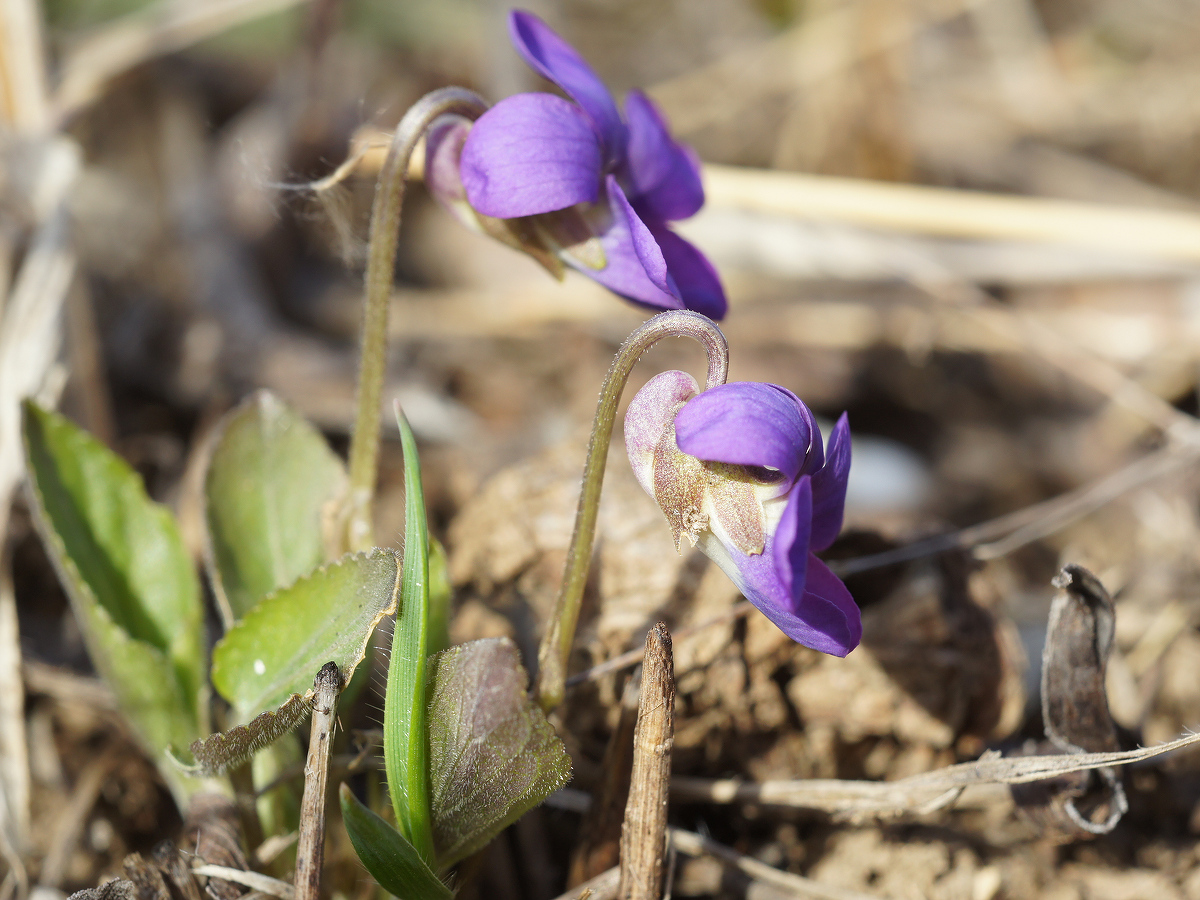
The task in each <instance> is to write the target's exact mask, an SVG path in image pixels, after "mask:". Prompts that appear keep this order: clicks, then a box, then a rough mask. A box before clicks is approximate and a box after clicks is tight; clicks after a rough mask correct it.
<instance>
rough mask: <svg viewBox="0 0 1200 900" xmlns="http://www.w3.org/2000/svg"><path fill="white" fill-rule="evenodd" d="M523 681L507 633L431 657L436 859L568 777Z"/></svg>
mask: <svg viewBox="0 0 1200 900" xmlns="http://www.w3.org/2000/svg"><path fill="white" fill-rule="evenodd" d="M527 682H528V676H527V675H526V674H525V669H524V668H523V667H522V666H521V662H520V659H519V657H518V655H517V648H516V645H515V644H513V642H512V641H510V640H509V639H508V638H489V639H487V640H481V641H471V642H470V643H468V644H461V645H459V646H457V647H452V648H450V649H449V650H447V651H445V652H444V653H439V654H438V655H437V656H435V657H433V660H432V665H431V667H430V699H429V757H430V767H431V779H432V787H433V822H434V837H435V840H436V844H437V849H438V863H439V865H442V866H448V865H451V864H453V863H455V862H457V861H458V860H460V859H463V858H464V857H466V856H469V855H470V854H472V853H474V852H475V851H476V850H478V849H479V848H481V847H483V846H484V845H485V844H487V843H488V842H489V841H490V840H491V839H492V838H494V837H495V836H496V835H497V834H499V833H500V832H501V831H502V830H503V829H504V828H506V827H507V826H508V825H509V824H511V823H512V822H515V821H516V820H517V819H519V818H520V817H521V816H522V815H524V814H525V813H526V812H527V811H528V810H530V809H532V808H533V807H534V806H536V805H537V804H539V803H541V802H542V801H543V800H544V799H545V798H546V797H547V796H548V795H549V794H551V793H552V792H554V791H556V790H558V789H559V788H560V787H562V786H563V785H564V784H566V783H567V780H568V779H569V778H570V776H571V759H570V757H569V756H568V755H567V750H566V748H565V747H564V746H563V743H562V741H561V740H560V739H559V737H558V735H557V734H555V732H554V728H553V727H552V726H551V725H550V723H549V722H547V721H546V715H545V713H543V712H542V710H541V707H539V706H538V705H537V704H536V703H535V702H534V701H533V700H532V699H530V697H529V696H528V694H526V692H525V685H526V684H527Z"/></svg>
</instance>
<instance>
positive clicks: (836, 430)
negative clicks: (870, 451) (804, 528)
mask: <svg viewBox="0 0 1200 900" xmlns="http://www.w3.org/2000/svg"><path fill="white" fill-rule="evenodd" d="M849 479H850V420H849V419H848V418H847V417H846V414H845V413H842V416H841V418H840V419H838V420H837V424H836V425H834V426H833V431H831V432H830V433H829V448H828V451H827V453H826V455H825V465H824V467H823V468H822V469H821V470H820V471H818V472H817V473H816V474H814V475H813V476H812V488H813V513H812V549H813V550H814V551H817V552H820V551H821V550H824V549H825V548H826V547H828V546H829V545H830V544H832V543H833V542H834V541H835V540H836V539H837V536H838V533H839V532H840V531H841V530H842V515H843V512H844V510H845V506H846V484H847V482H848V481H849Z"/></svg>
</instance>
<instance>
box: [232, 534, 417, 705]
mask: <svg viewBox="0 0 1200 900" xmlns="http://www.w3.org/2000/svg"><path fill="white" fill-rule="evenodd" d="M399 574H400V573H399V566H398V565H397V562H396V554H395V553H393V552H392V551H391V550H372V551H371V552H370V553H359V554H353V555H348V556H344V557H342V558H341V559H340V560H338V561H337V562H336V563H330V564H329V565H327V566H323V567H322V568H320V569H318V570H317V571H315V572H313V573H312V574H311V575H308V576H306V577H304V578H301V579H300V580H299V581H296V582H295V583H294V584H291V585H289V586H288V587H286V588H283V589H282V590H280V591H277V592H276V593H274V594H270V595H269V596H267V597H265V598H263V599H262V600H261V601H259V603H258V605H257V606H255V607H254V609H252V610H250V612H248V613H246V615H245V616H244V617H243V618H242V620H241V621H240V622H238V623H237V624H236V625H235V626H234V627H233V628H231V629H229V631H228V633H226V635H225V637H224V638H222V639H221V641H220V642H219V643H218V644H217V646H216V649H214V650H213V666H212V681H213V685H214V686H215V687H216V689H217V690H218V691H219V692H220V694H221V696H222V697H224V698H225V699H226V700H228V701H229V702H230V703H232V704H233V706H234V708H235V709H236V710H237V712H238V715H239V717H241V718H242V719H243V720H245V719H249V718H250V717H252V716H256V715H258V714H259V713H261V712H264V711H266V710H269V709H274V708H276V707H278V706H281V705H282V704H283V703H284V702H285V701H286V700H287V699H288V697H290V696H291V695H292V694H301V695H302V696H308V695H309V694H310V692H311V691H312V680H313V673H314V672H316V671H318V670H319V669H320V668H321V666H323V665H325V663H327V662H330V661H333V662H335V663H337V665H338V668H339V669H341V671H342V672H343V673H345V678H346V679H349V678H350V676H351V675H352V674H353V673H354V670H355V668H356V667H357V666H358V664H359V663H360V662H362V660H363V657H364V656H365V655H366V652H367V645H368V642H369V641H370V639H371V632H372V631H374V630H375V626H376V625H378V624H379V622H380V621H381V620H382V619H383V618H384V617H385V616H389V615H391V614H393V613H394V612H395V611H396V600H397V597H398V596H399V588H400V581H399Z"/></svg>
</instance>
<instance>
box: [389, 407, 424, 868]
mask: <svg viewBox="0 0 1200 900" xmlns="http://www.w3.org/2000/svg"><path fill="white" fill-rule="evenodd" d="M396 422H397V424H398V425H399V426H400V443H401V446H402V447H403V449H404V572H403V576H402V578H401V589H400V613H399V615H397V617H396V627H395V629H394V630H393V631H392V653H391V659H390V661H389V662H388V683H387V695H386V696H385V697H384V702H383V763H384V770H385V771H386V773H387V782H388V790H389V791H390V792H391V795H392V808H393V809H394V810H395V813H396V824H397V826H398V827H399V829H400V833H401V834H403V835H404V837H405V839H406V840H407V841H408V842H409V843H410V844H412V845H413V846H414V847H415V848H416V849H417V852H418V853H419V854H420V855H421V858H422V859H423V860H425V861H426V862H427V863H429V864H430V865H432V864H433V861H434V855H433V822H432V820H431V817H430V810H429V742H428V737H427V735H426V734H425V717H426V714H425V669H426V664H427V662H426V658H427V657H428V655H429V529H428V525H427V523H426V521H425V494H424V492H423V491H422V489H421V463H420V461H419V460H418V459H417V441H416V439H415V438H414V437H413V433H412V429H411V428H409V427H408V421H407V420H406V419H405V418H404V414H403V413H402V412H400V407H399V405H397V407H396Z"/></svg>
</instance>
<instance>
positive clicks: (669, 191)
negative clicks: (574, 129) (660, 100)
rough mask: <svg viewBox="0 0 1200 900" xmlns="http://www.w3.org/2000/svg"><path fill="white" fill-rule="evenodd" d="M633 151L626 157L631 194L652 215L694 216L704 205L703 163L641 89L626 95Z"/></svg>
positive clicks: (637, 204) (663, 216) (670, 217)
mask: <svg viewBox="0 0 1200 900" xmlns="http://www.w3.org/2000/svg"><path fill="white" fill-rule="evenodd" d="M625 116H626V118H627V119H628V120H629V152H628V155H627V157H626V160H625V165H626V171H627V172H628V173H629V182H630V188H631V189H630V197H631V198H632V200H633V202H634V204H635V205H636V206H637V207H638V209H639V210H643V211H644V212H645V214H647V215H648V216H652V217H654V218H657V219H662V220H663V221H666V222H670V221H674V220H676V219H686V218H688V217H689V216H694V215H695V214H696V212H697V211H698V210H699V209H700V207H701V206H703V205H704V187H703V185H701V183H700V162H699V160H698V159H697V158H696V155H695V154H694V153H693V152H692V151H691V149H690V148H689V147H686V146H685V145H683V144H680V143H678V142H677V141H675V140H673V139H672V138H671V134H670V132H669V131H668V130H667V125H666V122H665V121H663V117H662V113H661V112H660V111H659V110H658V108H657V107H656V106H655V105H654V104H653V103H652V102H651V101H650V98H649V97H647V96H646V95H645V94H643V93H642V92H641V91H630V92H629V96H628V97H626V98H625Z"/></svg>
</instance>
